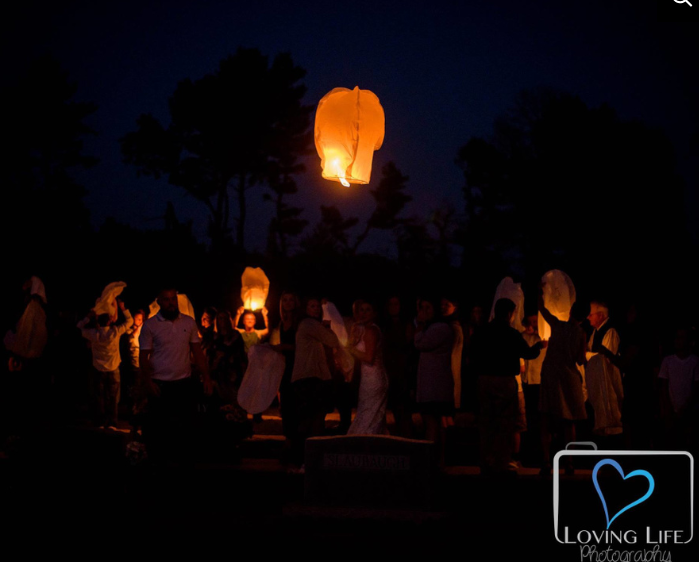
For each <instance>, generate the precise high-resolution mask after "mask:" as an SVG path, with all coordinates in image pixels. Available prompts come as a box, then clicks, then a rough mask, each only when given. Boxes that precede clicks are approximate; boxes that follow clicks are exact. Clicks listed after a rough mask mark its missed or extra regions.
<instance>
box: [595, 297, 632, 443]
mask: <svg viewBox="0 0 699 562" xmlns="http://www.w3.org/2000/svg"><path fill="white" fill-rule="evenodd" d="M587 319H588V320H589V322H590V325H591V326H592V327H593V328H594V331H593V332H592V336H590V340H589V342H588V352H587V354H586V356H587V366H586V368H585V384H586V386H587V395H588V402H589V403H590V405H591V406H592V409H593V410H594V414H595V425H594V429H593V431H594V432H595V433H596V434H598V435H618V434H620V433H622V431H623V427H622V423H621V407H622V403H623V400H624V389H623V386H622V382H621V372H620V371H619V369H618V368H617V367H616V366H615V365H614V364H613V363H612V361H611V360H610V359H609V357H607V354H605V353H600V351H601V350H600V346H603V347H605V348H606V349H607V350H609V352H610V353H611V354H612V355H616V354H617V353H618V352H619V334H618V332H617V331H616V330H615V329H614V328H613V327H612V326H611V324H610V322H609V308H608V307H607V305H606V304H605V303H603V302H596V301H592V302H591V303H590V314H589V316H588V317H587Z"/></svg>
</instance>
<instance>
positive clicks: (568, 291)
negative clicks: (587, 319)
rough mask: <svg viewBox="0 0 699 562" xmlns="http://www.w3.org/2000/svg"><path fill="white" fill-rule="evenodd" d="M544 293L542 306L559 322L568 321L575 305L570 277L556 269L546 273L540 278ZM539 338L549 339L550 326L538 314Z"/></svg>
mask: <svg viewBox="0 0 699 562" xmlns="http://www.w3.org/2000/svg"><path fill="white" fill-rule="evenodd" d="M541 283H542V289H543V291H544V306H545V307H546V310H548V311H549V312H550V313H551V314H553V315H554V316H555V317H556V318H558V319H559V320H562V321H563V322H567V321H568V320H569V319H570V309H571V308H573V304H575V298H576V295H575V286H574V285H573V281H571V279H570V277H568V276H567V275H566V274H565V273H563V272H562V271H560V270H558V269H552V270H551V271H548V272H547V273H546V274H545V275H544V276H543V277H542V278H541ZM539 337H540V338H541V339H542V340H547V339H549V338H550V337H551V326H549V323H548V322H546V320H544V318H543V316H541V312H540V313H539Z"/></svg>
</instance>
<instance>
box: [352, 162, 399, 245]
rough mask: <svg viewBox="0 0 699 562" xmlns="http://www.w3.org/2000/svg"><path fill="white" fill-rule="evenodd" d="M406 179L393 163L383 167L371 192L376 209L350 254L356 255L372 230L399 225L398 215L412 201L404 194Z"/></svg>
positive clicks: (386, 228)
mask: <svg viewBox="0 0 699 562" xmlns="http://www.w3.org/2000/svg"><path fill="white" fill-rule="evenodd" d="M408 179H409V178H408V176H404V175H403V174H402V173H401V172H400V170H399V169H398V167H397V166H396V165H395V164H394V163H393V162H388V163H387V164H386V165H384V167H383V169H382V170H381V181H379V185H378V186H377V187H376V189H372V190H371V195H372V197H373V198H374V201H375V202H376V207H375V208H374V212H373V213H372V214H371V216H370V217H369V219H368V220H367V223H366V226H365V227H364V230H363V231H362V232H361V234H359V236H357V239H356V240H355V242H354V244H353V246H352V249H351V252H352V254H356V253H357V249H358V248H359V246H360V244H361V243H362V242H364V240H365V239H366V237H367V236H368V235H369V232H370V231H371V230H372V229H373V228H378V229H384V230H388V229H393V228H395V227H396V226H397V225H398V224H399V223H400V219H399V218H398V214H399V213H400V212H401V211H402V210H403V208H404V207H405V205H406V204H407V203H408V202H410V201H411V200H412V197H411V196H410V195H407V194H406V193H404V191H405V188H406V183H407V182H408Z"/></svg>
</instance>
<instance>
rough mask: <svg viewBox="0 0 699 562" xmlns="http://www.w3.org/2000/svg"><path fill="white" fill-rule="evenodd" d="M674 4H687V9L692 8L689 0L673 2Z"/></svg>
mask: <svg viewBox="0 0 699 562" xmlns="http://www.w3.org/2000/svg"><path fill="white" fill-rule="evenodd" d="M675 4H689V7H690V8H691V7H692V4H690V2H689V0H675Z"/></svg>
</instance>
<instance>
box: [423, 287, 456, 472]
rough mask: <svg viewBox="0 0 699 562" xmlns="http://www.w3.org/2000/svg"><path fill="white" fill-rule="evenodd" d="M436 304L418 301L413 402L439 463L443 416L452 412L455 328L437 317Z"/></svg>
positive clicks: (442, 453)
mask: <svg viewBox="0 0 699 562" xmlns="http://www.w3.org/2000/svg"><path fill="white" fill-rule="evenodd" d="M435 309H436V307H435V304H434V303H432V302H431V301H429V300H427V299H420V300H419V301H418V313H417V318H416V321H415V336H414V343H415V349H417V351H419V352H420V358H419V360H418V366H417V391H416V394H415V402H416V403H417V409H418V411H419V412H420V414H421V415H422V419H423V421H424V423H425V438H426V439H428V440H430V441H433V442H434V444H435V453H436V454H437V455H438V463H439V464H440V465H442V464H443V463H444V444H445V427H444V426H443V425H442V418H443V417H445V416H451V415H452V414H453V412H454V375H453V374H452V370H451V360H452V351H453V349H454V330H453V329H452V327H451V326H450V325H449V324H448V323H447V322H445V321H444V320H443V319H442V318H438V317H436V313H435Z"/></svg>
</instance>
